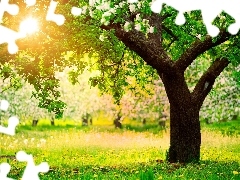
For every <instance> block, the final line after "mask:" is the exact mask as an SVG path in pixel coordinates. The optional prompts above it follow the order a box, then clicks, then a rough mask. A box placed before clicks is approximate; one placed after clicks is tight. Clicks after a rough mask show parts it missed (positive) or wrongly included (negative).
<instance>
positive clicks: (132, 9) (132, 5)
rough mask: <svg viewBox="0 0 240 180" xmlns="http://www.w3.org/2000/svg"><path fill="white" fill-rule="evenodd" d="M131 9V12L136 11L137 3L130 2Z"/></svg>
mask: <svg viewBox="0 0 240 180" xmlns="http://www.w3.org/2000/svg"><path fill="white" fill-rule="evenodd" d="M129 10H130V12H135V11H136V7H135V5H134V4H130V5H129Z"/></svg>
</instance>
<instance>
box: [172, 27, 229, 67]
mask: <svg viewBox="0 0 240 180" xmlns="http://www.w3.org/2000/svg"><path fill="white" fill-rule="evenodd" d="M230 37H231V35H230V34H229V33H228V32H227V31H221V32H220V33H219V38H218V40H217V41H216V42H213V38H212V37H210V36H207V37H206V39H205V40H204V41H200V40H199V39H197V40H196V41H195V42H194V43H193V44H192V45H191V47H190V48H188V49H187V50H186V51H185V52H184V53H183V54H182V55H181V57H180V58H179V59H178V61H176V63H175V66H176V67H177V68H178V69H179V70H182V71H185V70H186V69H187V67H188V66H189V65H190V64H191V63H192V62H193V61H194V60H195V59H196V58H197V57H198V56H199V55H200V54H203V53H204V52H206V51H207V50H209V49H211V48H213V47H215V46H217V45H220V44H221V43H223V42H225V41H227V40H228V39H230Z"/></svg>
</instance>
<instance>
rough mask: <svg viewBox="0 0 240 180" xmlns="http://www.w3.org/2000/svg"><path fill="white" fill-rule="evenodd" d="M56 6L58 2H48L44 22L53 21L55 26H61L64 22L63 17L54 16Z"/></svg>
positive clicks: (59, 15)
mask: <svg viewBox="0 0 240 180" xmlns="http://www.w3.org/2000/svg"><path fill="white" fill-rule="evenodd" d="M57 4H58V2H56V1H53V0H52V1H51V2H50V6H49V7H48V12H47V16H46V20H47V21H53V22H55V23H56V24H57V25H59V26H61V25H63V24H64V22H65V17H64V16H63V15H61V14H55V10H56V7H57Z"/></svg>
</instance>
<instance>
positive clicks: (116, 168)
mask: <svg viewBox="0 0 240 180" xmlns="http://www.w3.org/2000/svg"><path fill="white" fill-rule="evenodd" d="M0 138H1V141H0V142H1V143H0V145H1V146H0V155H1V160H0V162H8V163H9V164H10V165H11V171H10V173H9V177H11V178H14V179H20V177H21V175H22V173H23V171H24V168H25V166H26V162H18V161H17V160H16V159H15V154H16V153H17V152H18V151H20V150H24V151H26V152H27V153H28V154H33V157H34V160H35V163H36V164H39V163H41V162H44V161H46V162H48V164H49V165H50V170H49V172H47V173H40V175H39V177H40V179H42V180H56V179H66V180H70V179H83V180H91V179H101V180H103V179H105V180H110V179H125V180H152V179H156V180H159V179H171V180H172V179H189V180H190V179H192V180H194V179H195V180H198V179H204V180H215V179H216V180H217V179H224V180H227V179H236V180H237V179H240V121H239V120H236V121H232V122H223V123H214V124H210V125H207V124H202V147H201V162H200V163H199V164H186V165H185V164H177V163H174V164H170V163H167V162H166V161H165V156H166V153H167V149H168V146H169V129H168V128H166V129H161V128H159V127H156V125H155V126H154V125H146V126H143V125H140V124H138V125H137V124H133V125H126V124H125V125H124V128H123V129H121V130H120V129H114V127H113V125H111V124H110V123H109V124H108V125H100V124H96V125H94V126H89V127H82V126H81V125H80V124H75V123H74V122H72V121H56V125H55V126H51V125H50V123H49V124H48V121H44V120H41V121H40V123H39V125H38V126H37V127H31V126H30V125H29V124H25V125H19V126H18V127H17V133H16V135H15V136H7V135H1V136H0Z"/></svg>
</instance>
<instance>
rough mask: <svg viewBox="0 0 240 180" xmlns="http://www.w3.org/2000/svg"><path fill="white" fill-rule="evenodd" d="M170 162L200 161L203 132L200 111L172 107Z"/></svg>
mask: <svg viewBox="0 0 240 180" xmlns="http://www.w3.org/2000/svg"><path fill="white" fill-rule="evenodd" d="M170 130H171V133H170V148H169V152H168V156H167V159H168V161H169V162H180V163H188V162H198V161H199V160H200V146H201V130H200V121H199V109H198V108H196V107H195V106H192V105H191V104H189V106H187V107H184V106H182V107H181V108H179V107H178V106H176V105H174V104H171V105H170Z"/></svg>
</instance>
